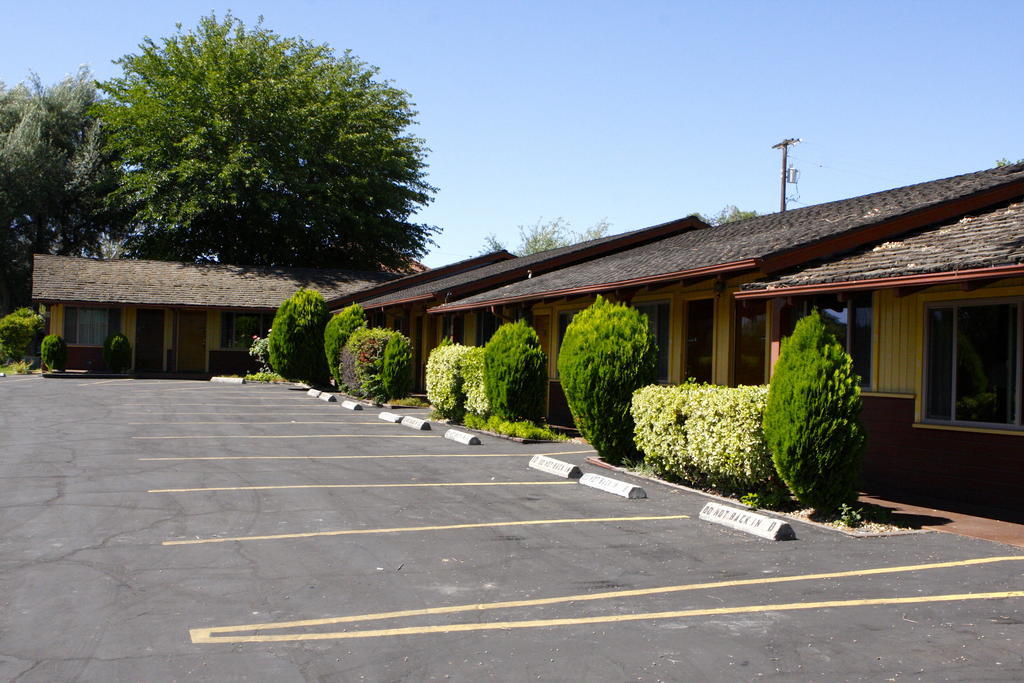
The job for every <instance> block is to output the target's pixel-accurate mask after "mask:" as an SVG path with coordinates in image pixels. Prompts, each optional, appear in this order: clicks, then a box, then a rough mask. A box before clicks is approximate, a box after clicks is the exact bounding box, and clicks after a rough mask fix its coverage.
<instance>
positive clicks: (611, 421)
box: [558, 296, 658, 464]
mask: <svg viewBox="0 0 1024 683" xmlns="http://www.w3.org/2000/svg"><path fill="white" fill-rule="evenodd" d="M657 363H658V350H657V345H656V342H655V340H654V336H653V335H652V334H651V331H650V327H649V326H648V324H647V318H646V316H644V315H643V314H642V313H640V311H638V310H636V309H635V308H631V307H629V306H626V305H624V304H613V303H611V302H609V301H606V300H605V299H604V298H603V297H600V296H599V297H597V301H595V302H594V303H593V305H591V306H590V307H589V308H587V309H586V310H583V311H580V312H579V313H577V314H576V315H575V316H574V317H573V319H572V322H571V323H569V326H568V328H566V330H565V339H563V340H562V348H561V351H559V355H558V375H559V377H560V378H561V380H562V390H563V391H564V392H565V400H566V402H567V403H568V404H569V410H570V411H572V417H573V419H574V420H575V421H576V428H577V429H579V430H580V433H581V434H583V436H584V437H585V438H586V439H587V441H589V442H590V443H591V444H592V445H593V446H594V448H595V449H597V452H598V453H599V454H600V456H601V457H602V458H603V459H605V460H607V461H608V462H610V463H612V464H618V463H621V462H628V461H634V460H636V459H637V456H638V455H639V454H638V452H637V450H636V445H635V444H634V442H633V416H632V415H631V414H630V410H629V408H630V404H631V403H632V400H633V392H634V391H636V390H637V389H639V388H640V387H642V386H646V385H648V384H651V383H652V382H654V380H655V376H656V373H657Z"/></svg>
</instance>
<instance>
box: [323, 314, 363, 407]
mask: <svg viewBox="0 0 1024 683" xmlns="http://www.w3.org/2000/svg"><path fill="white" fill-rule="evenodd" d="M360 327H366V312H365V311H364V310H363V307H362V306H360V305H359V304H352V305H351V306H349V307H348V308H346V309H344V310H342V312H341V313H338V314H337V315H334V316H331V319H330V320H328V321H327V326H326V327H325V328H324V356H325V357H326V359H327V367H328V368H329V369H330V371H331V376H332V377H334V384H335V386H337V387H338V388H341V386H342V382H341V350H342V349H343V348H345V344H346V342H348V338H349V337H350V336H351V335H352V333H353V332H355V331H356V330H358V329H359V328H360Z"/></svg>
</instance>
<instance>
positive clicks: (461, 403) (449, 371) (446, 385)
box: [427, 341, 483, 421]
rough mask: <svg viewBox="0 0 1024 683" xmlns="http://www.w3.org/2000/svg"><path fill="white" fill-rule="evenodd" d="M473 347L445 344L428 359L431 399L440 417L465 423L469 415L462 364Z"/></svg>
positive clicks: (428, 395) (428, 391) (436, 349)
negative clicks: (464, 418)
mask: <svg viewBox="0 0 1024 683" xmlns="http://www.w3.org/2000/svg"><path fill="white" fill-rule="evenodd" d="M471 348H473V347H469V346H463V345H462V344H453V343H452V342H451V341H449V342H447V343H444V341H442V343H441V345H440V346H438V347H436V348H435V349H434V350H433V351H431V352H430V356H429V357H428V358H427V400H428V401H430V405H432V406H433V407H434V412H436V413H437V415H438V416H439V417H443V418H445V419H447V420H455V421H461V420H462V418H463V416H464V415H465V413H466V395H465V393H464V392H463V390H462V381H463V380H462V363H463V359H464V358H465V357H466V355H467V354H468V353H469V351H470V349H471ZM482 350H483V349H481V351H482Z"/></svg>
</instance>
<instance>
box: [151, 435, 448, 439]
mask: <svg viewBox="0 0 1024 683" xmlns="http://www.w3.org/2000/svg"><path fill="white" fill-rule="evenodd" d="M432 436H434V435H432V434H286V435H283V436H282V435H280V434H272V435H263V436H250V435H247V434H234V435H231V436H220V435H217V434H202V435H200V436H133V437H131V438H133V439H150V440H152V439H341V438H345V439H429V438H431V437H432Z"/></svg>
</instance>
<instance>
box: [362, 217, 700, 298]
mask: <svg viewBox="0 0 1024 683" xmlns="http://www.w3.org/2000/svg"><path fill="white" fill-rule="evenodd" d="M695 227H704V228H705V229H706V226H704V224H703V223H701V222H700V221H699V220H697V219H695V218H689V219H681V220H677V221H669V222H668V223H661V224H659V225H655V226H652V227H649V228H642V229H640V230H633V231H630V232H625V233H619V234H617V235H609V236H607V237H600V238H598V239H594V240H588V241H586V242H580V243H578V244H572V245H569V246H567V247H560V248H558V249H549V250H547V251H542V252H538V253H536V254H530V255H528V256H520V257H518V258H514V259H510V260H508V261H501V262H499V263H492V264H490V265H487V266H483V267H481V268H477V269H475V270H471V271H468V272H464V273H458V274H455V275H452V276H450V277H446V278H442V279H439V280H434V281H432V282H427V283H422V284H418V285H416V286H413V287H408V288H405V289H401V290H397V291H394V292H390V293H388V294H385V295H383V296H379V297H374V298H371V299H366V300H360V299H359V298H358V297H357V298H356V301H359V303H360V305H362V306H363V307H364V308H370V307H374V306H386V305H389V304H395V303H398V302H402V301H409V300H415V299H420V298H429V297H431V296H434V295H445V294H446V293H448V292H451V291H453V290H457V289H458V288H460V287H466V286H472V285H473V283H475V282H477V281H481V280H485V279H487V278H495V277H497V278H500V277H502V276H504V275H507V276H509V277H519V275H518V273H519V272H523V271H524V269H532V270H533V271H534V272H537V271H543V270H545V269H549V268H553V267H555V264H559V263H562V262H564V261H569V262H573V261H579V260H582V259H584V258H588V257H592V256H596V255H598V254H603V253H608V252H610V251H612V250H614V249H617V248H627V247H628V246H629V245H632V244H635V243H637V241H638V240H639V241H641V242H642V241H644V240H645V239H649V240H654V239H657V238H658V236H660V235H662V234H672V233H678V232H679V231H682V230H686V229H689V228H695ZM524 276H525V274H524Z"/></svg>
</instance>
